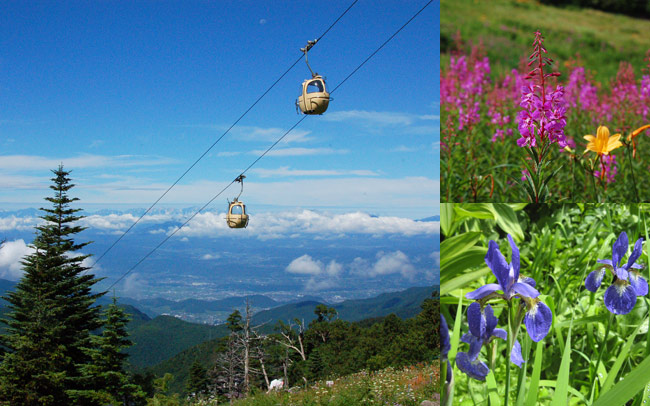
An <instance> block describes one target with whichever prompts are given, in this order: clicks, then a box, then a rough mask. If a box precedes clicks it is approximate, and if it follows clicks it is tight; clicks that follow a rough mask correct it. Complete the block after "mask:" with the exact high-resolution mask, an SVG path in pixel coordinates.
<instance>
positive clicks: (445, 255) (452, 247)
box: [440, 231, 481, 266]
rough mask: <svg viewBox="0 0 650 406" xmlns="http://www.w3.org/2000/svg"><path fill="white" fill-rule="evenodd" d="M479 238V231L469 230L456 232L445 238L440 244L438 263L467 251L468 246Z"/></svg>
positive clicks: (443, 262)
mask: <svg viewBox="0 0 650 406" xmlns="http://www.w3.org/2000/svg"><path fill="white" fill-rule="evenodd" d="M480 238H481V233H480V232H478V231H470V232H468V233H463V234H458V235H455V236H453V237H451V238H447V239H445V240H444V241H443V242H442V243H441V244H440V258H441V260H440V265H441V266H442V265H444V264H446V263H447V262H449V261H450V260H452V259H454V258H456V257H457V256H459V255H460V254H462V253H464V252H465V251H467V250H468V249H469V248H470V247H472V246H474V245H475V244H476V243H477V242H478V240H479V239H480Z"/></svg>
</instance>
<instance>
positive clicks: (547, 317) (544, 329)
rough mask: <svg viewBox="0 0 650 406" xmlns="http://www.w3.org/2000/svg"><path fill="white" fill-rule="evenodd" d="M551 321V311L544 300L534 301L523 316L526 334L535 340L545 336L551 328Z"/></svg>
mask: <svg viewBox="0 0 650 406" xmlns="http://www.w3.org/2000/svg"><path fill="white" fill-rule="evenodd" d="M551 323H553V312H551V309H550V308H549V307H548V306H546V304H544V302H539V301H536V303H535V304H534V305H533V306H532V308H530V309H529V310H528V312H527V313H526V316H525V317H524V324H525V325H526V330H527V331H528V335H529V336H530V338H531V340H533V341H535V342H538V341H540V340H541V339H542V338H544V337H546V335H547V334H548V331H549V330H550V329H551Z"/></svg>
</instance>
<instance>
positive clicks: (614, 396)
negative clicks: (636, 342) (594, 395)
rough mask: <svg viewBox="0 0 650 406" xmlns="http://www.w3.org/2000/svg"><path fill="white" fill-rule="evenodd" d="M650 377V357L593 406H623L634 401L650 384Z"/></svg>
mask: <svg viewBox="0 0 650 406" xmlns="http://www.w3.org/2000/svg"><path fill="white" fill-rule="evenodd" d="M648 376H650V357H646V358H645V359H644V360H643V362H641V363H640V364H639V365H637V367H636V368H634V370H632V372H630V373H629V374H627V375H626V376H625V379H623V380H620V381H618V383H617V384H616V385H614V387H613V388H612V389H610V390H609V391H608V392H607V393H605V394H604V395H602V396H601V397H599V398H598V399H597V400H596V401H595V402H594V404H593V406H623V405H625V404H626V403H627V401H628V400H630V399H632V398H633V397H634V395H636V394H637V393H638V392H639V391H640V390H642V389H643V387H644V386H645V385H646V383H647V382H648Z"/></svg>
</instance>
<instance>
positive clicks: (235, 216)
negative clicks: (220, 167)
mask: <svg viewBox="0 0 650 406" xmlns="http://www.w3.org/2000/svg"><path fill="white" fill-rule="evenodd" d="M245 177H246V176H244V174H241V175H239V176H237V178H236V179H235V180H234V181H233V182H239V183H241V190H240V191H239V194H238V195H237V197H235V200H233V201H232V202H230V201H228V212H227V213H226V224H228V227H230V228H246V226H247V225H248V214H246V205H245V204H244V203H243V202H240V201H239V197H240V196H241V194H242V193H243V192H244V178H245ZM235 208H238V209H240V210H241V213H233V209H235Z"/></svg>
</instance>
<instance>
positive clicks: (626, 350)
mask: <svg viewBox="0 0 650 406" xmlns="http://www.w3.org/2000/svg"><path fill="white" fill-rule="evenodd" d="M642 325H643V323H640V324H639V326H638V327H637V328H636V330H634V333H632V335H631V336H630V338H628V339H627V342H626V343H625V345H624V346H623V348H621V352H620V353H619V354H618V357H616V361H614V365H612V367H611V368H610V370H609V371H608V372H607V379H605V383H604V384H603V387H602V389H601V391H600V395H601V397H602V396H603V395H604V394H605V393H607V391H608V390H609V389H610V388H611V387H612V385H613V384H614V379H616V377H617V376H618V371H619V370H620V369H621V365H623V362H624V361H625V360H626V359H627V358H628V357H629V356H630V348H632V344H634V339H635V338H636V335H637V333H638V332H639V330H640V329H641V326H642Z"/></svg>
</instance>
